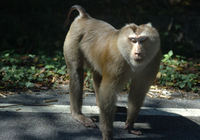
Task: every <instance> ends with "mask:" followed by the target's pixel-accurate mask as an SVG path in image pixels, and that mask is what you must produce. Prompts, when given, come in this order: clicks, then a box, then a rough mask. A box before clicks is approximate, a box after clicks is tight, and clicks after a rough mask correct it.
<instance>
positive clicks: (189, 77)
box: [157, 51, 200, 92]
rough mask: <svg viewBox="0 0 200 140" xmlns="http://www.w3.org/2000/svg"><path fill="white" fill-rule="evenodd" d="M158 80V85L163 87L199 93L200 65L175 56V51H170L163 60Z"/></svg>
mask: <svg viewBox="0 0 200 140" xmlns="http://www.w3.org/2000/svg"><path fill="white" fill-rule="evenodd" d="M158 78H159V79H158V82H157V83H158V84H160V85H162V86H166V87H173V88H176V89H183V90H186V91H193V92H198V91H199V89H200V88H199V84H200V65H199V64H198V63H195V62H192V61H186V59H185V58H184V57H182V56H179V55H176V56H174V55H173V51H169V52H168V53H167V54H165V55H164V58H163V59H162V64H161V66H160V72H159V74H158Z"/></svg>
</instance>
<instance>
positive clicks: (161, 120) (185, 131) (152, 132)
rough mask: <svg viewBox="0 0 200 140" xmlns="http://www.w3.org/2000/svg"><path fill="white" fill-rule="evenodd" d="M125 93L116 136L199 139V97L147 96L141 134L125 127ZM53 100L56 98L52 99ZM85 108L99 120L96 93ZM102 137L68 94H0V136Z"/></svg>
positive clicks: (10, 139) (43, 139)
mask: <svg viewBox="0 0 200 140" xmlns="http://www.w3.org/2000/svg"><path fill="white" fill-rule="evenodd" d="M126 98H127V96H126V95H120V96H119V97H118V104H117V106H118V111H117V114H116V116H115V121H114V128H115V129H114V138H115V139H116V140H117V139H119V140H121V139H122V140H123V139H124V140H125V139H126V140H129V139H144V140H146V139H160V140H161V139H166V140H169V139H170V140H171V139H172V140H179V139H181V140H199V139H200V100H183V99H173V100H165V99H152V98H148V97H147V98H146V100H145V103H144V107H143V108H142V110H141V112H140V115H139V118H138V120H137V122H136V128H138V129H141V130H142V131H143V133H144V134H143V135H142V136H134V135H131V134H128V133H127V131H125V130H123V127H124V121H125V118H126V107H125V105H126ZM52 101H54V102H52ZM83 111H84V112H85V113H86V114H87V115H88V116H90V117H94V118H96V119H97V125H99V122H98V107H96V106H95V97H94V94H86V95H85V98H84V107H83ZM80 139H83V140H84V139H86V140H100V139H101V133H100V131H99V129H98V128H96V129H91V128H85V127H84V126H82V125H80V124H79V123H78V122H76V121H75V120H73V119H72V118H71V116H70V114H69V95H68V94H56V93H53V92H50V91H48V92H46V93H42V94H41V93H39V92H38V93H33V94H26V93H21V94H15V95H12V96H8V97H7V98H0V140H80Z"/></svg>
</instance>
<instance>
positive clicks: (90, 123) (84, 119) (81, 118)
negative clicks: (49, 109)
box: [72, 114, 97, 128]
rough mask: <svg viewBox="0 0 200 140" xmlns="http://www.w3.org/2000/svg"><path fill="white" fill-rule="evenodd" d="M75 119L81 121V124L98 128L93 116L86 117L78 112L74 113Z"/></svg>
mask: <svg viewBox="0 0 200 140" xmlns="http://www.w3.org/2000/svg"><path fill="white" fill-rule="evenodd" d="M72 116H73V118H74V119H76V120H77V121H79V122H80V123H81V124H83V125H84V126H85V127H91V128H96V127H97V126H96V124H95V123H94V121H93V120H92V119H91V118H88V117H86V116H85V115H83V114H76V115H72Z"/></svg>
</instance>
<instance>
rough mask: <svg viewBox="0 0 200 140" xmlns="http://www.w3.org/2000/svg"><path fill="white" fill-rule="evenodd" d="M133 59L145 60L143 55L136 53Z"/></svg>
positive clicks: (137, 60)
mask: <svg viewBox="0 0 200 140" xmlns="http://www.w3.org/2000/svg"><path fill="white" fill-rule="evenodd" d="M133 59H134V60H135V61H136V62H141V61H142V60H143V56H142V55H141V54H140V55H134V56H133Z"/></svg>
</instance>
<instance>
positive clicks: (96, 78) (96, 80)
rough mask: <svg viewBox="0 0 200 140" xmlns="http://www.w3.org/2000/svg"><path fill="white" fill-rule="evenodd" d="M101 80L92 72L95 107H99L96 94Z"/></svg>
mask: <svg viewBox="0 0 200 140" xmlns="http://www.w3.org/2000/svg"><path fill="white" fill-rule="evenodd" d="M101 80H102V76H101V75H100V74H99V73H98V72H96V71H94V72H93V87H94V91H95V94H96V104H97V106H99V99H98V96H99V95H98V94H99V87H100V84H101Z"/></svg>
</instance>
